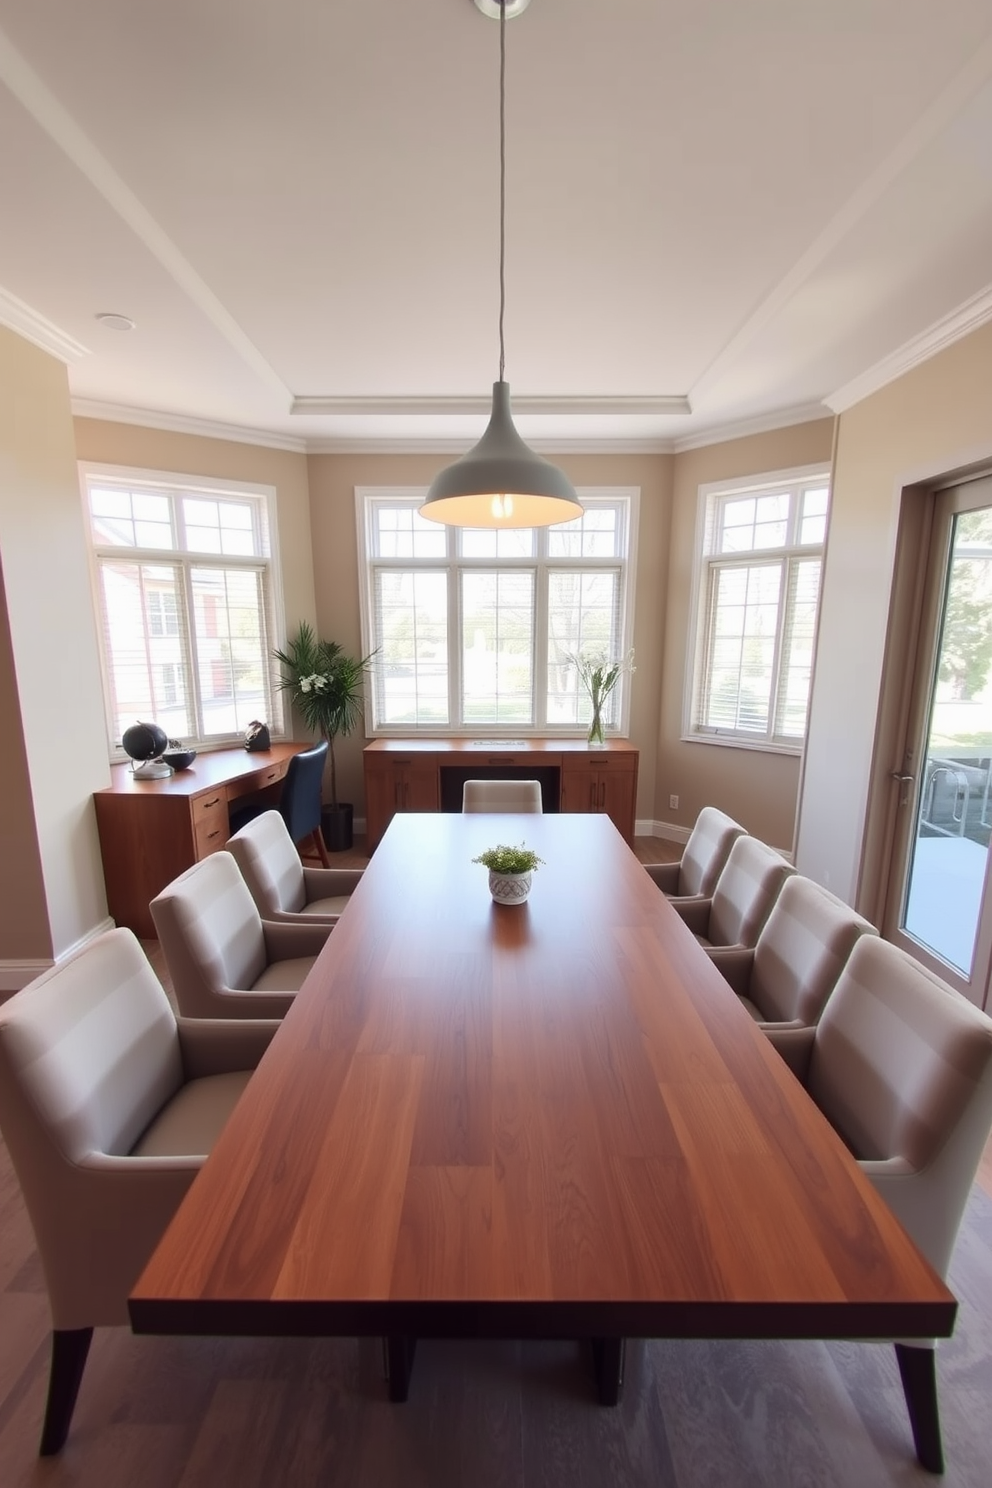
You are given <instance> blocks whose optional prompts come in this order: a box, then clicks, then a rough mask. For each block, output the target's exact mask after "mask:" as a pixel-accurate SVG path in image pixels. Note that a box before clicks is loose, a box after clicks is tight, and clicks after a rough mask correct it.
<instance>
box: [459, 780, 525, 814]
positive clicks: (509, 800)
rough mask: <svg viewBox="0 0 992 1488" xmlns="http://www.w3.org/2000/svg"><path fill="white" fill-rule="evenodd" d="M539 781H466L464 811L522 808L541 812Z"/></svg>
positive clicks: (463, 798)
mask: <svg viewBox="0 0 992 1488" xmlns="http://www.w3.org/2000/svg"><path fill="white" fill-rule="evenodd" d="M543 809H544V807H543V804H542V801H541V782H540V781H539V780H466V782H465V785H464V787H463V788H462V811H501V812H502V811H519V812H524V813H526V814H528V815H535V814H536V815H540V814H541V812H542V811H543Z"/></svg>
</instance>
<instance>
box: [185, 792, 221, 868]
mask: <svg viewBox="0 0 992 1488" xmlns="http://www.w3.org/2000/svg"><path fill="white" fill-rule="evenodd" d="M192 812H193V841H194V845H195V852H196V859H197V862H199V860H200V859H201V858H206V857H209V856H210V854H211V853H213V852H218V851H219V850H220V848H222V847H223V846H224V844H225V843H226V842H227V839H228V835H229V831H228V815H227V797H226V796H225V794H224V792H223V791H222V790H218V791H206V792H204V794H203V795H202V796H195V797H194V799H193V801H192Z"/></svg>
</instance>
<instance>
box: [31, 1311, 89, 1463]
mask: <svg viewBox="0 0 992 1488" xmlns="http://www.w3.org/2000/svg"><path fill="white" fill-rule="evenodd" d="M92 1339H93V1329H92V1328H56V1330H55V1332H54V1333H53V1334H52V1369H51V1374H50V1375H49V1377H48V1403H47V1405H46V1406H45V1424H44V1426H43V1427H42V1430H41V1448H40V1453H41V1456H42V1457H54V1455H55V1453H56V1452H61V1450H62V1448H63V1447H64V1446H65V1439H66V1437H67V1436H68V1435H69V1427H70V1425H71V1424H72V1413H73V1410H74V1409H75V1406H76V1396H77V1395H78V1394H79V1386H80V1383H81V1382H82V1378H83V1370H84V1369H85V1368H86V1355H87V1354H88V1353H89V1351H90V1343H91V1342H92Z"/></svg>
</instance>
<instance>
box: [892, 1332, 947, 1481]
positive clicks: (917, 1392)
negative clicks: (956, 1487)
mask: <svg viewBox="0 0 992 1488" xmlns="http://www.w3.org/2000/svg"><path fill="white" fill-rule="evenodd" d="M895 1347H896V1358H897V1359H898V1361H899V1373H900V1375H901V1376H902V1388H903V1394H904V1395H905V1396H906V1408H907V1410H908V1411H909V1424H910V1426H911V1427H912V1428H913V1444H914V1446H915V1447H916V1456H917V1459H918V1461H919V1464H920V1466H921V1467H925V1468H926V1470H927V1472H932V1473H942V1472H943V1471H944V1449H943V1447H942V1445H941V1441H940V1410H939V1407H938V1405H937V1360H936V1350H935V1349H932V1348H930V1349H927V1348H913V1347H912V1345H911V1344H907V1343H897V1344H896V1346H895Z"/></svg>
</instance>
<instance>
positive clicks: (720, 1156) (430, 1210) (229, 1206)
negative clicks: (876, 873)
mask: <svg viewBox="0 0 992 1488" xmlns="http://www.w3.org/2000/svg"><path fill="white" fill-rule="evenodd" d="M499 822H500V825H499V833H498V836H499V838H501V839H502V840H504V841H506V842H519V841H521V840H522V839H523V840H526V842H527V844H528V846H532V847H534V848H535V849H536V850H537V851H538V852H539V853H540V854H541V856H542V857H543V858H544V859H545V866H544V867H542V868H540V869H539V870H538V872H537V873H536V874H535V876H534V887H533V889H532V891H531V896H530V899H529V900H528V902H527V903H526V905H520V906H514V907H505V906H498V905H495V904H493V903H492V902H491V900H490V898H489V893H488V888H487V877H486V871H485V869H483V868H481V867H477V866H474V865H473V864H472V863H471V861H470V859H471V858H472V857H473V856H474V855H475V854H477V853H478V852H479V851H480V850H482V849H483V848H484V847H486V846H488V845H491V844H492V843H493V841H494V837H495V836H496V834H495V833H494V830H493V828H494V823H493V820H492V818H487V817H484V816H456V815H445V814H443V813H442V814H438V815H423V816H397V817H396V818H395V819H394V821H393V823H392V825H391V826H390V828H389V830H388V832H387V833H386V836H385V837H384V838H383V841H382V844H381V846H380V848H379V850H378V852H377V853H376V855H375V857H374V858H373V859H372V861H371V864H370V866H369V868H368V869H367V870H366V872H365V875H364V878H363V881H362V883H361V884H360V886H359V888H358V889H357V890H356V892H355V893H354V894H353V896H352V898H351V900H350V903H349V905H348V907H347V908H346V910H345V912H344V914H343V916H342V918H341V919H340V921H339V922H338V925H337V928H336V929H335V931H334V934H333V935H332V936H331V937H330V939H329V941H328V943H327V946H326V947H325V949H324V951H323V952H322V953H321V956H320V958H319V959H318V961H317V963H316V965H315V966H314V969H313V971H312V972H311V974H310V976H309V977H308V978H307V980H306V982H305V984H304V986H303V988H302V990H301V991H300V993H299V994H298V996H297V998H296V1001H295V1003H294V1005H293V1007H292V1008H291V1009H290V1012H289V1013H288V1015H287V1016H286V1019H285V1021H284V1023H283V1025H282V1027H281V1029H280V1030H279V1032H278V1033H277V1035H276V1037H275V1040H274V1041H273V1043H272V1045H271V1047H270V1048H269V1050H268V1052H267V1053H266V1055H265V1057H264V1059H263V1060H262V1062H261V1064H260V1065H259V1068H258V1070H257V1072H256V1074H255V1075H254V1076H253V1077H252V1080H251V1083H250V1084H249V1086H248V1088H247V1090H246V1092H245V1095H244V1096H243V1098H242V1100H241V1102H240V1103H239V1105H238V1107H237V1109H236V1111H235V1112H234V1115H233V1116H232V1118H231V1120H230V1122H229V1124H228V1125H227V1127H226V1128H225V1130H224V1132H223V1133H222V1135H221V1137H220V1140H219V1141H218V1143H217V1146H216V1148H215V1149H214V1152H213V1153H212V1155H211V1157H210V1158H209V1159H208V1161H207V1163H206V1165H205V1166H204V1168H203V1170H202V1171H201V1173H200V1174H199V1175H198V1176H197V1178H196V1180H195V1182H194V1183H193V1185H192V1188H191V1189H190V1191H189V1193H188V1195H187V1196H186V1198H185V1200H184V1202H183V1204H182V1206H181V1207H180V1209H179V1211H178V1213H177V1214H176V1216H175V1218H174V1220H173V1222H172V1224H171V1225H170V1227H169V1229H168V1231H167V1232H166V1234H165V1236H164V1237H163V1240H162V1242H161V1244H160V1245H159V1247H158V1249H157V1251H156V1252H155V1254H154V1256H153V1257H152V1259H151V1261H150V1263H149V1265H148V1267H147V1268H146V1270H145V1272H144V1274H143V1275H142V1277H141V1278H140V1279H139V1281H138V1283H137V1286H136V1287H135V1290H134V1293H133V1295H132V1297H131V1301H130V1310H131V1318H132V1322H133V1325H134V1327H135V1329H136V1330H137V1331H138V1332H149V1333H151V1332H154V1333H207V1334H211V1333H217V1334H225V1333H227V1334H302V1335H314V1334H342V1335H378V1334H382V1335H389V1336H391V1338H392V1361H391V1363H392V1373H391V1389H392V1390H393V1391H394V1392H395V1393H396V1394H397V1395H399V1396H402V1394H403V1392H404V1390H405V1383H406V1373H407V1368H408V1365H409V1357H410V1356H409V1351H408V1349H407V1348H406V1344H405V1340H409V1339H414V1338H416V1337H417V1336H425V1337H427V1336H434V1337H477V1336H478V1337H515V1338H521V1337H538V1338H567V1337H589V1338H593V1339H597V1340H600V1343H599V1352H598V1357H599V1359H600V1361H601V1374H600V1382H601V1390H602V1394H603V1397H604V1398H606V1399H609V1398H611V1396H612V1397H613V1398H615V1394H616V1390H617V1383H618V1372H619V1368H620V1363H621V1355H622V1339H623V1338H624V1337H625V1336H633V1337H652V1336H655V1337H696V1338H700V1337H702V1338H805V1337H811V1338H838V1337H849V1338H859V1337H863V1338H872V1337H875V1338H894V1337H897V1338H898V1337H902V1338H913V1337H924V1336H926V1337H935V1336H946V1335H948V1334H949V1333H950V1331H951V1329H952V1326H953V1322H954V1316H955V1311H956V1304H955V1301H954V1299H953V1297H952V1296H951V1294H950V1293H949V1292H948V1290H947V1288H946V1287H945V1286H944V1284H943V1282H942V1281H941V1280H940V1279H939V1278H938V1277H937V1276H936V1274H935V1273H934V1272H933V1270H932V1269H931V1267H930V1266H929V1265H928V1263H927V1262H926V1261H925V1260H924V1259H923V1257H922V1256H921V1255H920V1254H919V1252H918V1251H917V1250H916V1248H915V1247H914V1245H913V1244H912V1242H911V1241H910V1240H909V1238H908V1237H907V1236H906V1234H905V1232H904V1231H903V1230H902V1229H901V1227H900V1226H899V1224H898V1223H897V1222H896V1220H895V1219H894V1218H893V1216H892V1214H891V1212H890V1211H889V1209H888V1208H887V1207H886V1205H885V1204H884V1203H883V1202H882V1200H881V1199H880V1198H879V1197H878V1196H877V1195H876V1194H875V1192H874V1190H873V1189H872V1187H871V1185H870V1183H869V1182H868V1181H867V1179H865V1177H864V1176H863V1175H862V1173H861V1171H860V1169H859V1168H858V1166H857V1164H856V1163H855V1161H854V1160H853V1158H852V1157H851V1156H850V1154H849V1153H848V1152H847V1150H846V1148H845V1147H844V1145H843V1143H842V1142H841V1141H840V1140H839V1138H838V1137H837V1136H836V1135H835V1133H834V1132H833V1130H832V1129H831V1127H830V1126H829V1125H828V1124H827V1122H826V1121H825V1120H824V1119H823V1117H822V1116H821V1115H820V1113H819V1111H818V1110H817V1109H816V1107H815V1106H814V1105H813V1104H812V1102H811V1101H810V1100H809V1098H808V1097H807V1096H806V1094H805V1092H804V1091H803V1089H802V1087H801V1086H800V1085H799V1084H798V1082H797V1081H796V1080H795V1079H794V1078H793V1077H792V1075H791V1074H790V1073H789V1071H788V1069H787V1068H786V1066H785V1064H784V1063H783V1062H782V1061H781V1060H780V1059H779V1057H778V1055H777V1054H776V1053H775V1051H774V1050H773V1049H772V1048H771V1046H770V1045H769V1044H768V1042H767V1040H766V1039H765V1038H764V1036H763V1034H762V1033H761V1032H760V1030H759V1029H758V1028H756V1027H755V1025H754V1023H753V1022H752V1021H751V1019H750V1017H749V1016H748V1014H747V1012H746V1011H745V1010H744V1008H743V1007H742V1006H741V1005H740V1003H739V1002H738V1000H737V998H736V997H735V996H734V994H733V993H732V992H731V991H730V989H729V988H728V986H727V985H726V983H725V982H724V981H723V979H722V977H721V976H720V975H719V973H718V972H717V971H716V970H715V969H714V968H713V965H712V963H711V962H710V960H709V958H708V957H707V956H706V955H705V953H704V952H703V951H702V950H701V949H700V947H699V946H698V945H697V944H696V942H695V940H694V939H693V937H692V935H691V934H690V933H689V931H688V930H687V929H686V927H685V925H684V924H683V923H682V921H681V920H680V919H679V917H678V915H677V914H676V913H675V911H674V910H673V909H672V908H671V906H670V905H669V904H667V903H666V901H665V900H664V898H663V896H662V895H661V894H660V893H659V892H658V890H657V889H656V888H655V886H654V884H653V883H652V881H651V880H650V879H649V877H648V875H647V874H646V873H645V872H644V870H643V868H642V867H641V865H640V864H639V863H638V862H637V860H636V858H635V857H634V856H633V854H632V853H631V852H630V851H629V849H628V848H627V847H626V846H625V845H624V843H623V842H622V840H621V838H620V836H619V834H618V833H617V832H616V830H615V828H614V827H613V825H612V823H611V822H610V821H609V820H608V818H606V817H604V816H549V815H545V816H526V817H524V816H502V817H500V819H499Z"/></svg>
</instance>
